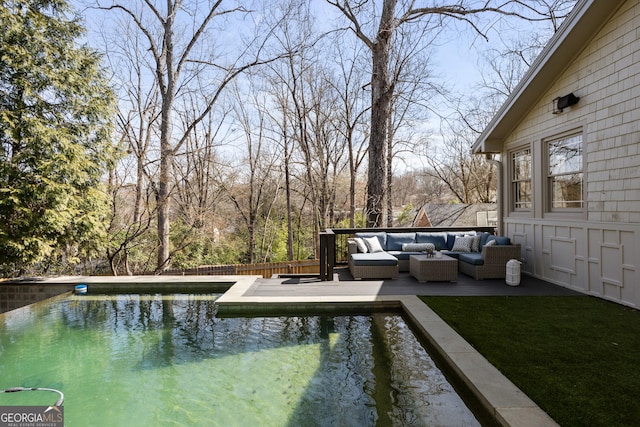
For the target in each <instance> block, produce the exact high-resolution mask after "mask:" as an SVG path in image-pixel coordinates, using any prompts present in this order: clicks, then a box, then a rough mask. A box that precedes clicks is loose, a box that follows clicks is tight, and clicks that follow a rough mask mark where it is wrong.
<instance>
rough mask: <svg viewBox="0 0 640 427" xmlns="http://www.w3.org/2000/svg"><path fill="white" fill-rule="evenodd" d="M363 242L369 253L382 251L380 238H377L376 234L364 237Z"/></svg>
mask: <svg viewBox="0 0 640 427" xmlns="http://www.w3.org/2000/svg"><path fill="white" fill-rule="evenodd" d="M364 243H365V244H366V245H367V249H369V252H371V253H375V252H384V249H382V246H381V245H380V240H378V238H377V237H376V236H373V237H364Z"/></svg>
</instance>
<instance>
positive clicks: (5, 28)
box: [0, 0, 116, 273]
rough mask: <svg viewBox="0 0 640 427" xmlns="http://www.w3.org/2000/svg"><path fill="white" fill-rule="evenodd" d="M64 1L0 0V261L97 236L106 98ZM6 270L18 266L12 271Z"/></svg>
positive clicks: (17, 262)
mask: <svg viewBox="0 0 640 427" xmlns="http://www.w3.org/2000/svg"><path fill="white" fill-rule="evenodd" d="M83 34H84V28H83V27H82V26H81V24H80V22H79V20H78V18H77V17H74V16H72V15H71V10H70V8H69V7H68V5H67V4H66V2H65V1H63V0H2V1H0V266H2V269H3V270H4V272H5V273H7V272H10V273H15V271H21V270H22V269H23V268H25V267H28V266H30V265H32V264H33V263H43V264H46V263H48V262H49V261H50V260H51V259H52V257H56V256H60V255H65V256H78V255H83V254H84V255H86V254H89V253H91V252H92V251H95V250H97V249H99V245H100V243H101V242H102V241H103V237H105V235H106V233H105V224H104V222H103V219H104V214H105V213H106V210H107V207H108V205H107V198H106V194H105V193H104V191H103V189H102V188H101V178H102V177H103V176H104V174H105V171H106V170H107V169H108V168H110V167H112V166H113V163H114V161H115V156H116V150H115V149H114V148H113V145H112V143H111V141H110V121H111V118H112V112H113V107H114V95H113V92H112V90H111V88H110V87H109V85H108V82H107V80H106V78H105V76H104V75H103V71H102V69H101V67H100V57H99V56H98V55H97V54H96V53H95V52H93V51H91V50H89V49H88V48H85V47H80V46H79V45H77V43H76V40H78V38H79V37H81V36H82V35H83ZM13 268H18V270H14V271H11V269H13Z"/></svg>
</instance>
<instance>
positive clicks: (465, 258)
mask: <svg viewBox="0 0 640 427" xmlns="http://www.w3.org/2000/svg"><path fill="white" fill-rule="evenodd" d="M458 261H460V262H466V263H468V264H472V265H483V264H484V258H482V254H480V253H477V252H469V253H461V254H460V255H459V256H458Z"/></svg>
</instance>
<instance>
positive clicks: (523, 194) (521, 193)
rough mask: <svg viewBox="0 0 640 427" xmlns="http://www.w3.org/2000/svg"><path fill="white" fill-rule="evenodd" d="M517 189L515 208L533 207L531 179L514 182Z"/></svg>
mask: <svg viewBox="0 0 640 427" xmlns="http://www.w3.org/2000/svg"><path fill="white" fill-rule="evenodd" d="M514 184H515V186H514V189H515V197H514V198H515V208H516V209H528V208H531V181H519V182H515V183H514Z"/></svg>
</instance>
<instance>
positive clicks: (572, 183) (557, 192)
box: [550, 173, 582, 208]
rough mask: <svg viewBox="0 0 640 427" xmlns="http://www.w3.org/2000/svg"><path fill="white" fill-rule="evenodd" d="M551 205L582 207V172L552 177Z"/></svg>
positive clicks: (555, 206)
mask: <svg viewBox="0 0 640 427" xmlns="http://www.w3.org/2000/svg"><path fill="white" fill-rule="evenodd" d="M550 180H551V207H552V208H581V207H582V173H574V174H568V175H559V176H555V177H551V178H550Z"/></svg>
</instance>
